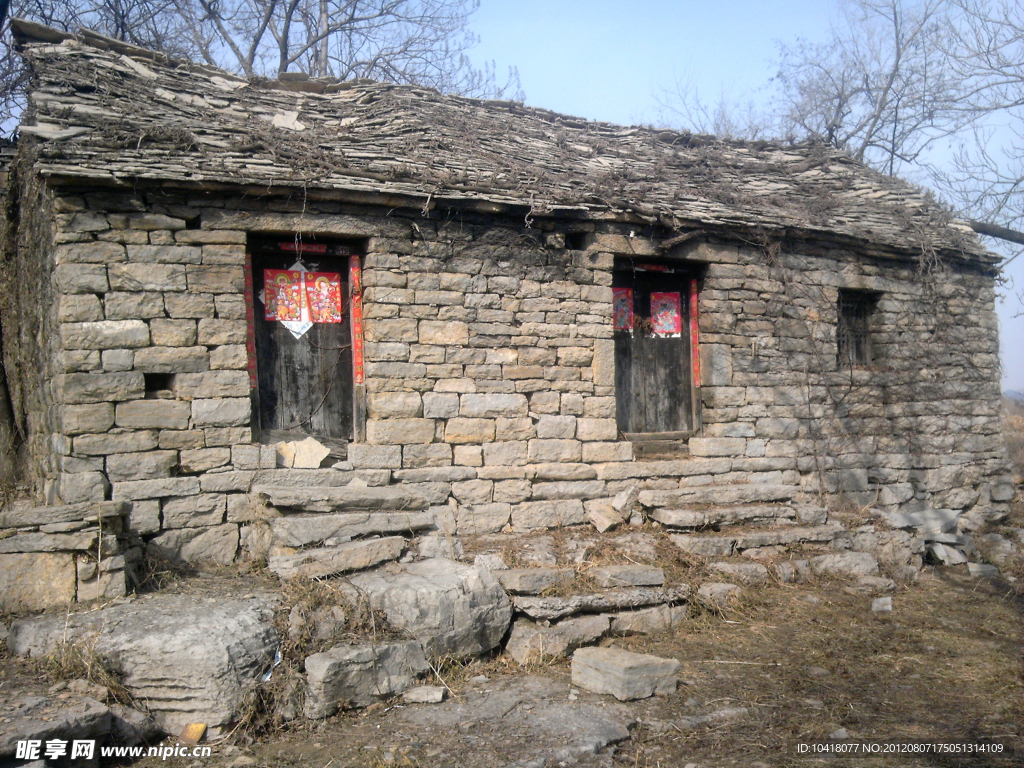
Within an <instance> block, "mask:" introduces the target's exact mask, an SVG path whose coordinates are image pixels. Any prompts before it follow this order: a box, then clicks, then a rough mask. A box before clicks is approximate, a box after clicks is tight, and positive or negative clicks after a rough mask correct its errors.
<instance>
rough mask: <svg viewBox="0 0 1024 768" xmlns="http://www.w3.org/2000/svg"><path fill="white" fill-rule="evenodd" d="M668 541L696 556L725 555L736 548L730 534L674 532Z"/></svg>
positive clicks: (734, 540)
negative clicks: (699, 534) (705, 534)
mask: <svg viewBox="0 0 1024 768" xmlns="http://www.w3.org/2000/svg"><path fill="white" fill-rule="evenodd" d="M668 538H669V541H671V542H672V543H673V544H675V545H676V546H677V547H679V548H680V549H681V550H683V551H684V552H689V553H690V554H691V555H697V556H698V557H727V556H729V555H731V554H732V553H733V551H734V550H735V549H736V539H734V538H732V537H731V536H694V535H692V534H685V533H674V534H670V535H669V537H668Z"/></svg>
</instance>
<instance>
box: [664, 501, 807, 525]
mask: <svg viewBox="0 0 1024 768" xmlns="http://www.w3.org/2000/svg"><path fill="white" fill-rule="evenodd" d="M796 516H797V513H796V510H795V509H793V508H792V507H787V506H782V505H772V504H744V505H740V506H732V507H710V508H708V509H702V510H697V509H667V508H666V509H662V508H655V509H654V510H653V511H652V512H651V513H650V517H651V519H652V520H657V521H658V522H659V523H661V524H662V525H666V526H668V527H669V528H711V527H714V526H718V525H735V524H736V523H750V522H764V521H771V520H792V519H794V518H795V517H796Z"/></svg>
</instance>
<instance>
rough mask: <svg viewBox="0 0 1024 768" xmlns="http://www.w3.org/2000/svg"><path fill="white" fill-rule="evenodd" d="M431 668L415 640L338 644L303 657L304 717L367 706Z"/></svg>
mask: <svg viewBox="0 0 1024 768" xmlns="http://www.w3.org/2000/svg"><path fill="white" fill-rule="evenodd" d="M429 670H430V665H429V664H427V659H426V657H425V656H424V655H423V648H422V647H421V646H420V644H419V643H418V642H417V641H415V640H408V641H405V642H402V643H367V644H362V645H337V646H335V647H333V648H331V649H329V650H327V651H324V652H323V653H315V654H313V655H312V656H310V657H308V658H307V659H306V680H307V688H306V703H305V715H306V717H309V718H312V719H315V720H319V719H322V718H324V717H329V716H330V715H333V714H334V713H335V712H337V711H338V709H339V708H340V707H347V708H353V707H366V706H369V705H370V704H372V703H374V702H375V701H378V700H380V699H381V698H383V697H385V696H390V695H392V694H396V693H401V692H402V691H405V690H406V689H408V688H411V687H412V686H414V685H415V684H416V681H417V680H418V679H419V678H420V676H422V675H424V674H426V673H427V672H428V671H429Z"/></svg>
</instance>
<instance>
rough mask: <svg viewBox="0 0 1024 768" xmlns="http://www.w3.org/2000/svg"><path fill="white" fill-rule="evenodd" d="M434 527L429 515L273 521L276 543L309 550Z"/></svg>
mask: <svg viewBox="0 0 1024 768" xmlns="http://www.w3.org/2000/svg"><path fill="white" fill-rule="evenodd" d="M433 527H434V516H433V515H432V514H430V513H429V512H346V513H343V514H322V515H285V516H284V517H275V518H272V519H271V520H270V529H271V530H272V531H273V532H274V540H275V541H276V542H277V543H278V544H283V545H284V546H286V547H306V546H309V545H310V544H319V543H321V542H324V541H326V540H327V539H340V540H341V541H344V540H345V539H353V538H356V537H358V536H369V535H372V534H379V533H405V532H409V533H411V532H413V531H422V530H424V529H426V528H433Z"/></svg>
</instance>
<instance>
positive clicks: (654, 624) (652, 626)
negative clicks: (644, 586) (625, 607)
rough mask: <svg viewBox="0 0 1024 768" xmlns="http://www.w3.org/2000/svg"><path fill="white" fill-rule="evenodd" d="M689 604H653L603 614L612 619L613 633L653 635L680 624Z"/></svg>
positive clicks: (687, 612)
mask: <svg viewBox="0 0 1024 768" xmlns="http://www.w3.org/2000/svg"><path fill="white" fill-rule="evenodd" d="M689 611H690V606H689V604H685V605H655V606H653V607H652V608H638V609H637V610H635V611H622V612H620V613H610V614H604V615H606V616H608V618H610V619H611V620H612V627H611V631H612V634H613V635H654V634H657V633H659V632H670V631H672V630H673V629H675V628H676V627H678V626H680V625H681V624H682V623H683V622H684V621H686V617H687V615H688V614H689Z"/></svg>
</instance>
